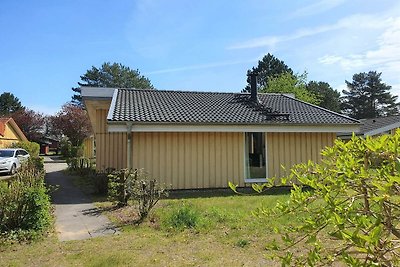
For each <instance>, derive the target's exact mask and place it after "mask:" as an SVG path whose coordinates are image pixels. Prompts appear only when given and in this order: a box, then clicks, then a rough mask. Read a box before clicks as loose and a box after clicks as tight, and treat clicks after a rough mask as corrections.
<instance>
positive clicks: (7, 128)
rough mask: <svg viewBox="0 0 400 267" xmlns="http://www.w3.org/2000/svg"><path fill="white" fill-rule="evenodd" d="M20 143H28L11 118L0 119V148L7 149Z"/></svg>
mask: <svg viewBox="0 0 400 267" xmlns="http://www.w3.org/2000/svg"><path fill="white" fill-rule="evenodd" d="M20 141H28V139H27V138H26V137H25V135H24V133H23V132H22V131H21V129H20V128H19V127H18V125H17V124H16V123H15V121H14V120H13V119H12V118H9V117H2V118H0V148H5V147H8V146H10V145H12V144H14V143H17V142H20Z"/></svg>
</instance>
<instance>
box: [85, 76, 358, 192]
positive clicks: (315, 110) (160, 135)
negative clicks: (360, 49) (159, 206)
mask: <svg viewBox="0 0 400 267" xmlns="http://www.w3.org/2000/svg"><path fill="white" fill-rule="evenodd" d="M252 84H253V86H252V93H251V94H247V93H215V92H208V93H206V92H180V91H161V90H135V89H115V88H90V87H82V88H81V89H82V91H81V92H82V97H83V100H84V103H85V105H86V108H87V111H88V114H89V117H90V121H91V123H92V127H93V129H94V132H95V140H96V167H97V169H105V168H108V167H111V168H116V169H120V168H144V169H145V170H146V171H147V172H148V173H149V174H150V176H151V177H154V178H156V179H158V180H159V181H160V182H161V183H164V184H166V185H167V186H168V187H170V188H173V189H194V188H221V187H227V185H228V182H229V181H231V182H233V183H235V184H238V185H239V186H246V185H247V184H248V183H252V182H265V178H266V177H274V176H278V177H280V176H283V175H285V170H284V169H283V168H282V166H284V167H286V168H287V169H289V168H290V167H291V166H292V165H293V164H296V163H301V162H307V161H308V160H314V161H319V160H320V159H321V156H320V151H321V149H323V148H324V147H325V146H330V145H332V144H333V142H334V140H335V138H336V133H337V132H343V131H351V132H353V131H358V130H359V122H358V121H357V120H355V119H352V118H349V117H347V116H344V115H341V114H338V113H335V112H332V111H329V110H326V109H323V108H320V107H317V106H314V105H311V104H308V103H305V102H302V101H299V100H296V99H294V98H292V97H290V96H287V95H283V94H258V95H257V93H256V90H255V89H254V88H255V85H254V84H255V83H254V81H253V83H252Z"/></svg>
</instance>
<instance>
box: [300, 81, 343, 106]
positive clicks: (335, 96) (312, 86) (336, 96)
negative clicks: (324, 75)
mask: <svg viewBox="0 0 400 267" xmlns="http://www.w3.org/2000/svg"><path fill="white" fill-rule="evenodd" d="M306 89H307V91H308V92H310V93H312V94H314V95H316V96H317V98H318V99H319V100H320V102H319V103H318V106H320V107H323V108H326V109H329V110H332V111H335V112H340V111H341V110H340V93H339V92H338V91H337V90H334V89H333V88H332V87H331V86H330V85H329V83H327V82H316V81H310V82H309V83H307V86H306Z"/></svg>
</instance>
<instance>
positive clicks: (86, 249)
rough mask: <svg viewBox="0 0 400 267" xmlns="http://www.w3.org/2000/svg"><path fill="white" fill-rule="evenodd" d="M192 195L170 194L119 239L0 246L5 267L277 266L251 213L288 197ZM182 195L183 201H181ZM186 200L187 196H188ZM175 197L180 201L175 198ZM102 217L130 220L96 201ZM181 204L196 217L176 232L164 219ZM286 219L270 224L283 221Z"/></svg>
mask: <svg viewBox="0 0 400 267" xmlns="http://www.w3.org/2000/svg"><path fill="white" fill-rule="evenodd" d="M199 193H200V195H201V196H202V197H196V192H185V193H183V194H182V193H175V195H174V194H173V195H172V198H173V199H163V200H161V201H160V202H159V203H158V205H157V206H156V208H155V209H154V212H153V213H152V214H151V216H150V218H149V220H147V221H146V222H145V223H143V224H142V225H140V226H135V225H124V226H122V233H121V234H120V235H118V236H107V237H101V238H95V239H90V240H83V241H69V242H59V241H58V240H57V238H56V236H55V235H52V236H49V237H46V238H44V239H43V240H41V241H37V242H34V243H32V244H15V245H11V246H6V247H0V263H1V264H0V265H2V266H3V265H4V266H121V265H122V266H123V265H137V266H149V265H151V266H220V265H227V266H258V265H260V266H264V265H271V264H277V265H279V264H278V263H276V262H275V263H273V262H270V261H269V260H268V259H267V257H266V256H265V253H266V251H265V246H266V245H267V244H268V243H269V242H270V241H271V240H272V238H274V237H276V236H275V235H274V234H273V232H272V230H271V227H273V225H269V226H268V227H267V224H266V222H265V221H264V220H263V219H256V218H255V215H254V214H252V211H254V210H256V209H257V208H259V207H262V206H272V205H274V204H275V203H276V201H277V200H286V199H287V198H288V195H287V194H275V195H257V196H238V195H233V194H232V193H230V195H228V193H221V195H223V196H210V195H212V194H209V196H204V195H202V194H204V192H199ZM185 194H186V197H185ZM188 196H190V197H188ZM178 197H179V198H178ZM97 204H98V206H100V207H103V208H104V209H105V210H108V211H105V213H106V214H107V215H108V216H109V217H110V218H111V219H112V220H113V221H114V222H115V223H116V224H122V222H123V220H124V219H126V218H125V217H128V218H129V217H131V216H132V211H130V210H129V208H126V209H125V210H124V209H120V210H113V209H111V207H112V204H111V203H109V202H105V201H102V202H98V203H97ZM182 206H187V207H190V208H189V209H190V210H192V211H194V213H195V214H196V215H195V216H197V219H198V223H197V224H196V226H195V227H193V228H183V229H175V228H171V227H170V226H169V225H168V224H167V223H166V221H167V218H168V216H170V215H171V214H173V213H174V211H176V210H177V209H179V208H180V207H182ZM289 221H291V220H290V219H288V218H283V217H282V218H280V219H277V220H274V223H276V224H279V223H288V222H289Z"/></svg>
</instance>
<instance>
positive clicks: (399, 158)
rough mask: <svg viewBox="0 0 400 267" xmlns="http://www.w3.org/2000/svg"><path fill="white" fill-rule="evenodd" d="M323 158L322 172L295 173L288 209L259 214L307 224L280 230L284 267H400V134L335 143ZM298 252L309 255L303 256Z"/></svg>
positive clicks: (314, 167) (313, 168)
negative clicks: (288, 217)
mask: <svg viewBox="0 0 400 267" xmlns="http://www.w3.org/2000/svg"><path fill="white" fill-rule="evenodd" d="M322 155H323V156H324V160H323V162H322V163H321V164H316V163H313V162H309V163H307V164H302V165H298V166H296V167H295V168H293V169H292V174H291V176H290V177H289V178H290V180H292V181H294V180H297V181H299V182H300V183H301V185H299V186H296V185H294V186H293V190H292V192H291V196H290V200H289V201H288V202H280V203H278V204H277V205H276V207H275V208H274V209H260V211H259V215H261V216H264V217H268V218H271V219H275V218H276V216H282V215H284V214H289V215H291V216H293V217H296V218H298V217H304V219H303V220H302V221H301V223H300V225H298V226H293V225H292V226H283V227H281V228H277V229H276V231H277V232H278V233H281V235H282V240H283V242H278V241H276V242H273V243H272V244H270V249H272V250H275V251H276V254H275V255H276V256H278V257H280V258H281V260H282V263H283V265H285V266H286V265H295V266H300V265H301V266H304V265H309V266H314V265H331V264H333V263H335V262H338V261H341V262H343V263H345V264H347V265H349V266H399V265H400V131H398V132H397V133H396V134H395V135H394V136H390V135H384V136H381V137H378V138H367V139H366V140H365V139H362V138H358V137H355V136H353V138H352V139H351V140H350V141H349V142H348V143H344V142H342V141H336V142H335V145H334V147H330V148H326V149H325V150H324V151H323V152H322ZM268 186H270V185H264V186H260V187H257V186H255V188H256V189H257V190H258V191H260V190H262V189H263V188H264V187H268ZM232 187H233V188H234V186H232ZM234 189H235V188H234ZM305 189H307V190H305ZM310 189H311V190H310ZM298 248H301V250H302V251H303V252H305V253H304V254H303V255H299V253H298V251H299V250H298ZM296 249H297V250H296Z"/></svg>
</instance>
